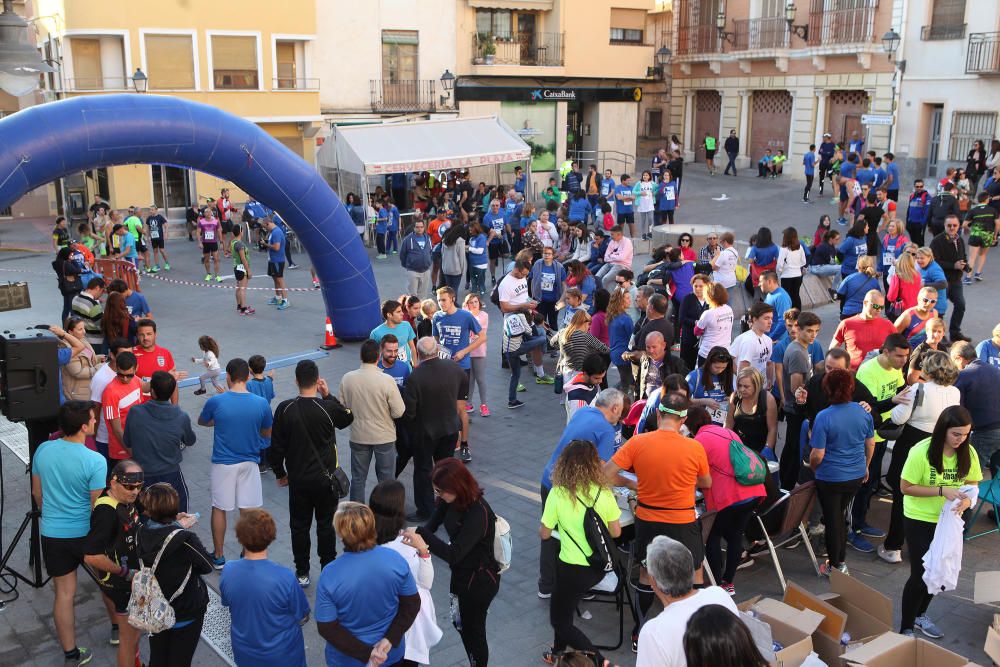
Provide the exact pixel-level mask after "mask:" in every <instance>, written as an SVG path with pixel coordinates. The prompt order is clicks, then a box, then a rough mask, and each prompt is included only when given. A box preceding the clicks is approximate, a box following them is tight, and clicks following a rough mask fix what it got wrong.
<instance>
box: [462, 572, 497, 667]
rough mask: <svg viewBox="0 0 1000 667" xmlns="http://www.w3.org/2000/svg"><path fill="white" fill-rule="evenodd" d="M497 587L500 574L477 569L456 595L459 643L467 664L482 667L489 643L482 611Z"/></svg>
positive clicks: (484, 610)
mask: <svg viewBox="0 0 1000 667" xmlns="http://www.w3.org/2000/svg"><path fill="white" fill-rule="evenodd" d="M499 590H500V575H499V574H496V573H495V572H490V571H488V570H477V571H476V573H475V574H473V575H472V578H471V579H470V580H469V584H468V586H467V587H466V588H465V589H464V590H463V591H462V592H461V593H459V594H458V613H459V615H461V617H462V629H461V630H459V631H458V633H459V634H460V635H461V636H462V645H463V646H465V652H466V653H467V654H468V656H469V667H486V666H487V664H489V660H490V646H489V643H488V642H487V640H486V613H487V612H488V611H489V609H490V603H491V602H493V598H495V597H496V595H497V591H499Z"/></svg>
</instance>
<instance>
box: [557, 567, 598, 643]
mask: <svg viewBox="0 0 1000 667" xmlns="http://www.w3.org/2000/svg"><path fill="white" fill-rule="evenodd" d="M603 578H604V572H601V571H599V570H595V569H594V568H592V567H587V566H586V565H570V564H569V563H564V562H563V561H562V560H559V561H557V562H556V586H555V588H554V589H553V590H552V600H551V602H550V604H549V622H550V623H552V629H553V630H554V631H555V639H554V640H553V642H552V648H553V650H554V651H562V650H564V649H565V648H566V647H567V646H571V647H572V648H575V649H577V650H578V651H593V650H594V645H593V644H592V643H591V641H590V639H588V638H587V635H585V634H583V632H582V631H581V630H580V628H578V627H576V626H575V625H573V620H574V616H575V614H576V606H577V605H578V604H579V603H580V598H582V597H583V596H584V595H585V594H586V592H587V591H589V590H590V589H591V588H593V587H594V586H596V585H597V584H598V583H600V581H601V579H603Z"/></svg>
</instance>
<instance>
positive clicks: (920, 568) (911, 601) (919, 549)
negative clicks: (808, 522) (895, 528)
mask: <svg viewBox="0 0 1000 667" xmlns="http://www.w3.org/2000/svg"><path fill="white" fill-rule="evenodd" d="M935 528H937V524H936V523H930V522H927V521H917V520H916V519H911V518H909V517H905V518H904V519H903V529H904V531H905V532H906V546H907V547H908V550H909V552H910V578H909V579H907V580H906V585H905V586H903V608H902V609H901V610H900V620H899V631H900V632H903V631H904V630H912V629H913V621H914V620H915V619H916V618H917V617H918V616H923V615H924V614H926V613H927V606H928V605H929V604H930V603H931V599H933V597H934V596H933V595H931V594H930V593H928V592H927V584H925V583H924V554H925V553H927V550H928V549H929V548H930V546H931V540H933V539H934V529H935ZM828 530H829V528H828Z"/></svg>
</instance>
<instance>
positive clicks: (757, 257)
mask: <svg viewBox="0 0 1000 667" xmlns="http://www.w3.org/2000/svg"><path fill="white" fill-rule="evenodd" d="M779 252H781V251H780V249H779V248H778V246H776V245H774V244H773V243H772V244H771V245H769V246H767V247H766V248H758V247H757V246H753V247H752V248H750V259H752V260H753V261H754V264H756V265H757V266H768V265H770V264H774V263H775V262H777V261H778V253H779Z"/></svg>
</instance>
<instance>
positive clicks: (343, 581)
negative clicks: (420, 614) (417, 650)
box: [316, 546, 417, 667]
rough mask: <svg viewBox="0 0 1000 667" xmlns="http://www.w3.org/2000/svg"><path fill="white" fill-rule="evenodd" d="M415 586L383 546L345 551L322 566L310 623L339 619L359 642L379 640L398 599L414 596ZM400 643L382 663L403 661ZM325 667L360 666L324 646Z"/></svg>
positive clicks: (403, 565) (407, 571)
mask: <svg viewBox="0 0 1000 667" xmlns="http://www.w3.org/2000/svg"><path fill="white" fill-rule="evenodd" d="M416 594H417V582H416V581H414V580H413V575H412V574H410V566H409V565H407V563H406V561H405V560H404V559H403V557H402V556H400V555H399V554H398V553H396V552H395V551H393V550H392V549H389V548H387V547H383V546H377V547H375V548H374V549H370V550H368V551H360V552H357V551H348V552H345V553H343V554H342V555H340V556H339V557H338V558H337V560H335V561H333V562H332V563H329V564H328V565H327V566H326V567H324V568H323V573H322V574H321V575H320V576H319V584H318V585H317V587H316V621H317V622H318V623H330V622H332V621H340V624H341V625H342V626H343V627H344V629H345V630H347V631H348V632H350V633H351V634H352V635H354V636H355V637H356V638H357V639H358V640H359V641H361V642H364V643H365V644H369V645H371V644H374V643H376V642H377V641H379V640H380V639H382V638H383V637H385V631H386V630H388V629H389V626H390V625H391V624H392V619H393V618H395V617H396V611H397V610H398V609H399V597H400V596H401V595H416ZM405 652H406V640H405V639H403V640H402V641H400V642H399V646H396V647H394V648H393V649H392V650H391V651H389V658H388V659H387V660H386V661H385V664H387V665H394V664H396V663H397V662H399V661H400V660H402V659H403V655H404V654H405ZM326 664H327V665H328V666H329V667H365V663H363V662H360V661H358V660H355V659H354V658H351V657H348V656H346V655H344V654H343V653H341V652H340V651H338V650H337V649H335V648H334V647H333V646H331V645H330V644H329V643H327V645H326Z"/></svg>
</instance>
